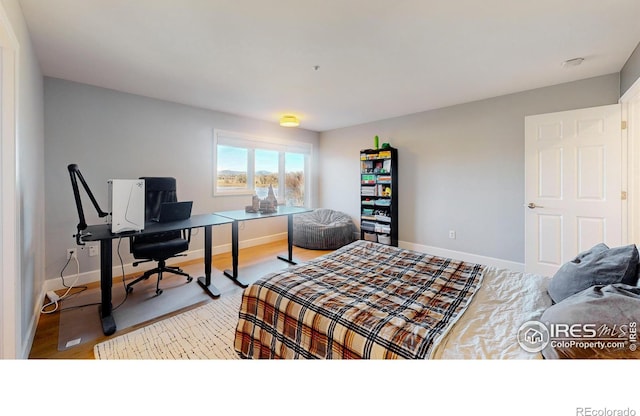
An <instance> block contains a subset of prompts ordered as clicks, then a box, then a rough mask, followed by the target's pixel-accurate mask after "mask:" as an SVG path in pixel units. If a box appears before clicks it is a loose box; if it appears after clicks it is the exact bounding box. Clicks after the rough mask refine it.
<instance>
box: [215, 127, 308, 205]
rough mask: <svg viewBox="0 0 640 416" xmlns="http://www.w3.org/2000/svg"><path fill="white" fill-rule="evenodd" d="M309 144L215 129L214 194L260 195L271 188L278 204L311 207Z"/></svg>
mask: <svg viewBox="0 0 640 416" xmlns="http://www.w3.org/2000/svg"><path fill="white" fill-rule="evenodd" d="M311 150H312V146H311V144H309V143H303V142H293V141H284V140H276V139H261V138H257V137H251V136H247V135H243V134H239V133H232V132H227V131H222V130H215V131H214V190H213V193H214V195H215V196H222V195H253V194H254V193H255V194H256V195H258V197H259V198H261V199H262V198H265V197H266V196H267V193H268V192H269V187H270V186H271V187H272V188H273V192H274V194H275V196H276V199H278V203H279V204H284V205H292V206H305V205H306V206H309V205H310V201H309V200H308V198H309V193H308V189H309V183H308V181H309V178H310V175H309V169H310V167H309V166H310V163H309V160H310V156H311Z"/></svg>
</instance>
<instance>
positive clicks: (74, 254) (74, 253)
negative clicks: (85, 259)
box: [67, 248, 78, 260]
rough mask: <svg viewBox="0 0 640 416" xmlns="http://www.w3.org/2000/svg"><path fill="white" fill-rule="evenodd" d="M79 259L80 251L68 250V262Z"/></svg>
mask: <svg viewBox="0 0 640 416" xmlns="http://www.w3.org/2000/svg"><path fill="white" fill-rule="evenodd" d="M73 258H76V259H77V258H78V249H76V248H68V249H67V260H69V259H73Z"/></svg>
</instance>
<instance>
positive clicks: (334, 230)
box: [293, 208, 357, 250]
mask: <svg viewBox="0 0 640 416" xmlns="http://www.w3.org/2000/svg"><path fill="white" fill-rule="evenodd" d="M356 230H357V229H356V226H355V224H354V223H353V221H352V220H351V217H350V216H349V215H347V214H345V213H344V212H340V211H334V210H332V209H327V208H318V209H316V210H314V211H311V212H305V213H304V214H298V215H295V216H294V217H293V244H294V245H295V246H298V247H302V248H308V249H313V250H335V249H337V248H340V247H342V246H344V245H347V244H349V243H351V242H353V241H355V236H354V233H355V232H356Z"/></svg>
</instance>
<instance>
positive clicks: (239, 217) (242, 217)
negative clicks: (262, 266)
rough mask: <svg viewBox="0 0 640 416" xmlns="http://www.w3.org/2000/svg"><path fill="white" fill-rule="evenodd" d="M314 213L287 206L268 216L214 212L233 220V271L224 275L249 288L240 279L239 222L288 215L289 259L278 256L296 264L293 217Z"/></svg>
mask: <svg viewBox="0 0 640 416" xmlns="http://www.w3.org/2000/svg"><path fill="white" fill-rule="evenodd" d="M309 211H312V210H311V209H308V208H303V207H286V206H278V211H277V212H272V213H268V214H261V213H258V212H253V213H252V212H246V211H245V210H236V211H222V212H214V214H216V215H220V216H221V217H226V218H230V219H232V220H233V223H231V254H232V257H233V270H225V271H224V275H225V276H227V277H228V278H229V279H231V280H233V281H234V282H235V283H236V284H237V285H238V286H240V287H247V286H248V285H249V284H248V283H246V282H243V281H242V280H241V279H240V278H239V277H238V222H239V221H250V220H257V219H261V218H271V217H281V216H284V215H286V216H287V217H288V219H287V234H288V235H287V243H288V251H289V253H288V257H283V256H278V258H279V259H280V260H284V261H286V262H287V263H290V264H296V262H295V261H294V260H293V216H294V215H295V214H301V213H303V212H309Z"/></svg>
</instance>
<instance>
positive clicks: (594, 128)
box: [524, 104, 622, 276]
mask: <svg viewBox="0 0 640 416" xmlns="http://www.w3.org/2000/svg"><path fill="white" fill-rule="evenodd" d="M621 162H622V134H621V110H620V105H619V104H614V105H608V106H603V107H594V108H586V109H580V110H573V111H563V112H560V113H552V114H541V115H535V116H529V117H526V118H525V198H526V202H525V207H524V210H525V270H526V271H527V272H529V273H536V274H541V275H546V276H553V274H554V273H555V272H556V271H557V270H558V268H559V267H560V266H561V265H562V264H563V263H565V262H567V261H569V260H571V259H572V258H573V257H575V255H576V254H578V253H579V252H581V251H584V250H587V249H589V248H591V247H592V246H594V245H595V244H597V243H600V242H604V243H605V244H607V245H608V246H609V247H614V246H619V245H621V242H622V198H621V192H622V182H621V178H622V167H621Z"/></svg>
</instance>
